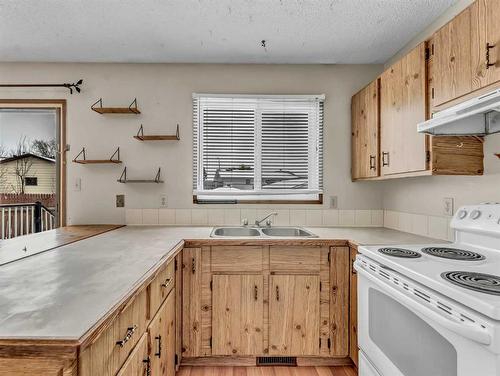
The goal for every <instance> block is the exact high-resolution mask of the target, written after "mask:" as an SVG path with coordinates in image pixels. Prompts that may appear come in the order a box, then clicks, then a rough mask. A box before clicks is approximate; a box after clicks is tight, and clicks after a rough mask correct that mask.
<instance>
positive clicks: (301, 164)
mask: <svg viewBox="0 0 500 376" xmlns="http://www.w3.org/2000/svg"><path fill="white" fill-rule="evenodd" d="M323 101H324V98H323V96H229V95H205V94H194V95H193V123H194V127H193V128H194V129H193V134H194V142H193V166H194V170H193V191H194V195H195V196H196V198H197V200H198V201H199V202H202V201H207V202H209V201H217V202H237V201H242V202H244V201H262V200H301V201H304V200H318V199H319V196H320V194H322V188H323V186H322V177H323V173H322V167H323V158H322V154H323Z"/></svg>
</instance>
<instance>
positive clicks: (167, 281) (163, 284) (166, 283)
mask: <svg viewBox="0 0 500 376" xmlns="http://www.w3.org/2000/svg"><path fill="white" fill-rule="evenodd" d="M169 284H170V278H167V279H166V280H165V283H162V284H161V285H160V286H161V287H167V286H168V285H169Z"/></svg>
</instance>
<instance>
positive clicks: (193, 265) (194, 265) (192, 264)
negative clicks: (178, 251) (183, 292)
mask: <svg viewBox="0 0 500 376" xmlns="http://www.w3.org/2000/svg"><path fill="white" fill-rule="evenodd" d="M191 271H192V272H193V274H194V273H196V260H195V259H194V257H193V258H192V259H191Z"/></svg>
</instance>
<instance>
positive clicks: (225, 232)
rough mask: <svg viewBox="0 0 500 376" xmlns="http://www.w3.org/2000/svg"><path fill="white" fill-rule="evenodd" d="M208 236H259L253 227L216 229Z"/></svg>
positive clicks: (258, 232)
mask: <svg viewBox="0 0 500 376" xmlns="http://www.w3.org/2000/svg"><path fill="white" fill-rule="evenodd" d="M210 236H212V237H213V236H261V234H260V231H259V230H257V229H256V228H253V227H216V228H214V230H213V231H212V235H210Z"/></svg>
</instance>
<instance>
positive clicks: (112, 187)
mask: <svg viewBox="0 0 500 376" xmlns="http://www.w3.org/2000/svg"><path fill="white" fill-rule="evenodd" d="M381 69H382V67H381V66H378V65H363V66H356V65H351V66H342V65H338V66H335V65H294V66H290V65H195V64H191V65H190V64H20V63H8V64H0V81H1V82H68V81H70V82H73V81H76V80H78V79H80V78H83V80H84V85H83V92H82V93H81V94H74V95H72V96H70V95H69V94H67V93H66V91H64V90H60V89H57V90H51V89H46V90H45V89H34V90H33V89H26V90H25V89H22V90H21V89H8V90H7V89H0V98H66V99H67V100H68V109H67V110H68V118H67V126H68V143H69V144H70V145H71V151H70V152H69V154H68V165H67V166H68V223H70V224H78V223H124V221H125V211H124V209H119V208H115V195H116V194H120V193H124V194H125V196H126V197H125V201H126V207H127V208H156V207H158V206H159V201H160V200H159V197H160V195H161V194H166V195H167V196H168V206H169V207H171V208H193V207H195V205H193V204H192V189H191V181H192V180H191V179H192V177H191V174H192V167H191V166H192V158H191V150H192V105H191V94H192V93H193V92H208V93H252V94H259V93H262V94H322V93H324V94H325V95H326V102H325V145H324V146H325V147H324V150H325V154H324V161H325V163H324V179H325V181H324V186H325V191H326V192H325V196H326V198H325V204H324V205H323V207H324V208H326V207H328V205H329V200H328V196H330V195H336V196H338V205H339V208H341V209H380V208H381V205H382V185H381V184H380V183H377V182H365V183H363V182H360V183H352V182H351V180H350V164H351V163H350V145H351V130H350V129H351V124H350V101H351V96H352V95H353V94H354V93H355V92H357V91H358V90H359V89H360V88H361V87H362V86H364V85H365V84H366V83H367V82H369V81H370V80H372V79H373V78H375V77H376V76H377V74H379V73H380V72H381ZM100 97H102V98H103V101H104V105H105V106H120V105H128V104H129V103H130V102H131V101H132V100H133V98H134V97H137V100H138V103H139V108H140V110H141V111H142V114H141V115H139V116H126V115H99V114H97V113H96V112H93V111H91V110H90V105H91V104H92V103H93V102H94V101H96V100H97V99H99V98H100ZM141 123H142V124H143V125H144V127H145V132H147V133H171V132H173V131H174V129H175V124H177V123H179V124H180V135H181V141H179V142H158V143H142V142H139V141H136V140H134V139H133V138H132V136H133V135H134V134H135V133H136V132H137V129H138V128H139V126H140V124H141ZM84 146H85V147H86V150H87V158H89V159H94V158H106V157H109V156H110V154H111V153H112V152H113V151H114V150H115V149H116V147H117V146H120V148H121V156H122V159H123V160H124V165H122V166H120V165H78V164H74V163H71V159H72V158H73V157H74V156H75V155H76V154H77V153H78V152H79V151H80V149H81V148H82V147H84ZM125 165H126V166H127V171H128V174H129V176H130V177H131V178H134V177H138V178H152V177H153V176H154V175H155V173H156V170H157V169H158V167H161V168H162V177H163V179H164V180H165V184H160V185H155V184H150V185H146V184H140V185H139V184H138V185H133V184H129V185H124V184H120V183H118V182H116V179H117V178H118V177H119V176H120V173H121V170H122V168H123V166H125ZM77 178H81V191H75V190H74V188H73V183H74V182H75V180H76V179H77ZM205 207H206V206H205ZM211 207H212V206H210V207H209V209H210V208H211ZM226 207H228V206H226ZM252 207H255V206H252ZM314 208H318V209H320V207H318V206H315V207H314Z"/></svg>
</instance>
